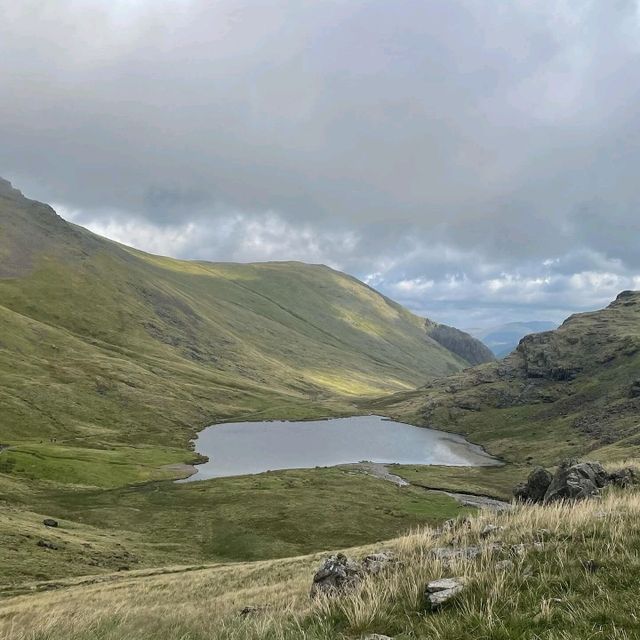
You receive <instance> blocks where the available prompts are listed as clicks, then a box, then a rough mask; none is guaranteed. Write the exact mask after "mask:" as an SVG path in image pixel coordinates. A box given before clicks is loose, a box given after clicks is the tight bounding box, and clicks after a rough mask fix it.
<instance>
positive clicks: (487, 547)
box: [310, 460, 638, 640]
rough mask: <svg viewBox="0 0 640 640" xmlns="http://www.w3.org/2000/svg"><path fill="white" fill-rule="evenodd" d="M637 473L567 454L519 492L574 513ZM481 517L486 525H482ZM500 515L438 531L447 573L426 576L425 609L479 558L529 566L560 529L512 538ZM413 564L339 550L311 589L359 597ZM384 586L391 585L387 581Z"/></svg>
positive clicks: (498, 567)
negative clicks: (351, 555) (609, 468)
mask: <svg viewBox="0 0 640 640" xmlns="http://www.w3.org/2000/svg"><path fill="white" fill-rule="evenodd" d="M637 477H638V476H637V472H636V470H635V469H634V468H633V467H624V468H620V469H616V470H614V471H607V470H606V469H605V468H604V467H603V466H602V465H601V464H600V463H598V462H579V461H577V460H565V461H564V462H562V463H561V464H560V465H559V467H558V468H557V469H556V470H555V473H552V472H550V471H548V470H546V469H544V468H543V467H535V468H534V469H533V470H532V472H531V473H530V475H529V477H528V479H527V481H526V482H525V483H523V484H521V485H518V486H517V487H515V489H514V496H515V498H516V500H517V501H519V502H521V503H525V504H527V505H530V506H532V505H536V504H538V505H551V504H555V505H557V507H559V508H560V509H562V510H568V511H569V513H568V517H569V519H571V517H572V514H571V510H574V509H576V510H577V511H576V514H577V513H578V512H579V511H580V509H581V507H580V504H581V502H583V501H585V500H589V501H591V503H592V504H593V503H596V504H597V502H598V501H599V500H600V499H601V498H602V491H603V490H604V489H606V488H607V487H614V488H616V489H623V490H627V489H631V488H634V486H635V484H636V480H637ZM514 508H516V507H515V506H514ZM582 508H584V507H582ZM593 515H594V516H595V518H596V519H604V518H607V517H608V516H609V515H610V514H609V513H608V512H607V511H606V510H600V511H597V512H595V513H594V514H593ZM479 522H480V523H481V526H478V524H479ZM500 522H501V521H500V519H496V520H495V521H487V520H486V519H484V518H483V519H480V520H479V519H478V518H473V517H468V516H467V517H465V518H461V519H457V520H449V521H447V522H445V523H444V525H443V526H442V527H440V528H439V529H437V530H435V531H433V532H432V537H433V539H434V540H438V539H443V540H446V541H447V542H448V544H447V545H446V546H434V547H432V548H430V549H428V550H426V549H425V550H424V552H425V553H426V554H427V557H429V558H430V559H431V560H432V561H433V564H434V565H436V566H437V567H438V568H439V570H440V571H439V572H440V573H441V574H443V575H442V576H441V577H438V578H435V579H430V580H427V581H426V582H425V583H424V585H423V590H422V603H421V605H420V607H419V611H420V613H421V614H423V615H428V614H429V613H431V614H434V613H437V612H439V611H440V610H441V609H442V607H444V606H447V605H451V604H452V602H455V601H456V600H457V599H459V597H460V596H461V595H462V594H463V593H464V592H465V590H467V589H468V588H470V587H471V585H472V584H473V582H474V578H473V576H472V575H470V573H473V571H474V568H475V569H476V570H477V569H478V565H480V567H483V568H484V570H485V571H486V570H487V569H490V570H491V572H492V573H494V574H495V575H496V578H497V579H498V580H499V579H500V576H502V575H505V574H512V573H514V572H517V571H519V569H520V570H522V569H523V567H522V564H523V561H524V559H528V560H529V559H531V557H532V556H534V557H535V555H536V554H544V552H545V551H546V549H547V545H548V544H550V543H551V541H552V540H553V539H554V537H555V536H554V534H553V532H552V530H551V529H549V528H543V527H541V528H532V529H531V530H530V531H528V532H527V533H528V535H527V539H526V540H523V541H518V542H513V541H509V540H508V536H503V533H505V532H506V531H507V530H508V525H505V524H501V523H500ZM473 534H475V535H473ZM469 537H473V538H475V544H465V542H466V541H467V540H468V538H469ZM570 540H571V536H569V537H567V538H565V542H568V541H570ZM579 562H580V566H581V568H582V569H583V570H584V571H585V572H586V573H597V572H598V571H599V570H600V569H602V568H603V567H604V566H605V565H604V564H603V563H602V561H601V560H597V559H594V558H586V557H585V558H581V559H580V561H579ZM406 569H407V567H406V565H405V563H404V561H403V559H402V558H401V557H400V556H398V555H397V554H395V553H393V552H391V551H388V550H387V551H379V552H376V553H372V554H369V555H367V556H365V557H364V558H363V559H362V560H361V561H359V560H357V559H355V558H349V557H347V556H346V555H344V554H342V553H339V554H336V555H333V556H330V557H328V558H326V559H325V560H324V561H323V562H322V564H321V566H320V567H319V568H318V570H317V571H316V573H315V575H314V576H313V581H312V586H311V594H310V595H311V597H312V598H318V597H324V598H329V599H333V598H337V599H340V598H343V599H344V598H358V597H360V596H359V595H358V594H359V593H361V592H362V591H363V590H367V589H370V588H372V587H371V586H370V585H371V583H372V581H373V583H374V584H375V581H384V580H387V581H392V582H393V581H394V580H395V574H397V573H398V572H402V571H406ZM522 573H523V575H524V577H525V578H531V577H533V569H532V568H531V567H530V566H527V567H526V568H525V569H524V570H523V571H522ZM374 588H375V587H374ZM377 588H383V589H384V587H380V585H378V587H377ZM558 602H560V600H558ZM363 638H364V640H391V637H390V636H387V635H382V634H378V633H374V634H368V635H366V636H363Z"/></svg>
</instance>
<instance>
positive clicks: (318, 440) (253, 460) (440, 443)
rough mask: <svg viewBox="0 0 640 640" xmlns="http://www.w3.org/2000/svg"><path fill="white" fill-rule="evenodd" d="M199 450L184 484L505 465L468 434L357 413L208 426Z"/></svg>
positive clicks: (198, 441) (198, 443) (197, 446)
mask: <svg viewBox="0 0 640 640" xmlns="http://www.w3.org/2000/svg"><path fill="white" fill-rule="evenodd" d="M195 449H196V451H197V452H198V453H201V454H203V455H205V456H208V457H209V462H206V463H205V464H201V465H198V466H197V467H196V468H197V473H195V474H194V475H192V476H191V477H190V478H187V479H186V480H183V481H182V482H193V481H196V480H207V479H208V478H218V477H223V476H237V475H244V474H249V473H262V472H264V471H268V470H275V469H301V468H312V467H330V466H334V465H338V464H348V463H351V462H361V461H363V460H367V461H370V462H382V463H393V462H398V463H402V464H438V465H449V466H486V465H493V464H500V463H499V462H498V461H497V460H496V459H495V458H492V457H491V456H490V455H488V454H487V453H485V452H484V451H483V450H482V448H481V447H479V446H477V445H474V444H471V443H470V442H467V441H466V440H465V439H464V438H463V437H462V436H457V435H453V434H450V433H444V432H443V431H436V430H434V429H423V428H420V427H414V426H412V425H408V424H403V423H401V422H394V421H392V420H388V419H386V418H382V417H380V416H355V417H352V418H337V419H332V420H315V421H309V422H229V423H224V424H219V425H212V426H210V427H207V428H206V429H203V430H202V431H201V432H200V433H199V434H198V436H197V438H196V440H195Z"/></svg>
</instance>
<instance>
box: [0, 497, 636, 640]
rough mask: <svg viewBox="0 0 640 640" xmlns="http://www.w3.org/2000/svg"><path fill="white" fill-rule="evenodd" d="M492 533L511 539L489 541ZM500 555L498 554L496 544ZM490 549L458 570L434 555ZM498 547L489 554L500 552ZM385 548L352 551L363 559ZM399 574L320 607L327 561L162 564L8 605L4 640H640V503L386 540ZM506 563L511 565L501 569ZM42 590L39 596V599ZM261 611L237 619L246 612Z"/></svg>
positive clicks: (620, 500)
mask: <svg viewBox="0 0 640 640" xmlns="http://www.w3.org/2000/svg"><path fill="white" fill-rule="evenodd" d="M487 524H493V525H497V526H499V527H502V529H501V530H497V531H496V532H495V533H494V534H493V535H492V536H490V537H489V538H486V537H483V535H482V534H481V532H482V531H483V529H484V528H485V526H486V525H487ZM496 544H498V545H499V546H498V547H493V545H496ZM468 545H481V547H482V548H483V552H482V554H481V555H480V556H479V558H477V559H476V560H463V559H456V560H454V561H453V562H452V563H451V564H450V565H449V566H447V565H446V564H445V563H444V562H443V561H442V560H440V559H438V558H436V557H434V556H433V554H432V553H431V551H432V549H433V548H435V547H443V546H444V547H447V548H462V547H465V546H468ZM492 547H493V549H494V550H493V551H492ZM380 548H381V546H380V545H374V546H369V547H361V548H356V549H350V550H346V553H347V554H348V555H349V556H351V557H361V556H364V555H365V554H367V553H371V552H373V551H377V550H380ZM384 548H386V549H390V550H392V551H394V552H395V553H396V554H397V556H398V559H399V560H400V563H399V564H398V565H397V567H396V568H393V569H391V570H390V571H389V572H388V573H386V574H383V575H382V576H374V577H371V578H369V579H368V580H366V581H365V582H364V584H363V585H362V586H361V587H360V588H359V589H356V590H355V591H354V592H352V593H351V594H348V595H346V596H343V597H340V598H337V599H334V600H324V599H319V600H311V599H310V598H309V587H310V584H311V577H312V575H313V572H314V570H315V569H316V567H317V566H318V564H319V562H320V560H321V558H322V556H321V555H314V556H303V557H297V558H290V559H286V560H272V561H267V562H264V561H263V562H255V563H246V564H234V565H228V564H219V565H214V566H186V567H185V566H167V567H165V568H163V569H156V570H153V571H136V572H133V573H131V574H126V575H125V574H122V573H120V574H112V575H109V576H100V577H91V578H83V579H74V580H62V581H58V582H57V583H55V584H51V583H49V584H40V585H33V589H34V592H35V593H32V594H30V595H22V596H19V597H13V598H9V599H6V600H4V601H2V602H1V603H0V637H2V638H6V639H7V640H8V639H9V638H11V640H45V639H46V640H89V639H92V640H93V639H97V638H99V639H100V640H152V639H153V640H204V639H205V638H206V639H207V640H216V639H218V640H223V639H224V640H299V639H300V638H306V639H307V640H336V639H341V640H350V639H354V640H355V639H358V638H363V637H365V635H366V634H368V633H380V634H385V635H389V636H390V637H393V638H396V639H397V640H409V639H410V638H425V639H426V638H429V639H432V640H472V639H475V638H487V639H488V638H491V639H495V640H516V639H517V640H525V639H526V640H528V639H534V638H540V639H545V640H593V639H594V638H607V639H611V640H631V639H632V638H638V637H639V636H640V623H639V622H638V617H637V609H638V603H639V597H638V590H637V577H636V576H637V574H638V571H640V561H639V559H638V558H639V555H638V551H639V549H640V499H639V496H638V494H637V493H635V492H631V491H630V492H628V493H624V494H622V493H609V494H608V495H606V496H605V497H604V498H603V499H602V500H589V501H585V502H582V503H581V504H579V505H573V504H568V503H558V504H554V505H551V506H544V507H543V506H521V507H518V508H517V509H515V510H514V511H513V512H510V513H506V514H503V515H500V516H495V515H491V514H489V513H484V514H482V515H480V516H479V517H477V518H474V519H471V521H470V522H469V523H468V524H467V525H462V523H461V524H460V525H459V526H457V527H454V528H453V529H452V530H451V531H449V532H448V533H445V534H444V535H441V536H437V535H436V534H435V533H434V531H433V530H432V529H429V528H426V529H422V530H419V531H414V532H413V533H411V534H409V535H406V536H404V537H401V538H398V539H395V540H391V541H388V542H387V543H386V544H385V545H384ZM499 560H508V561H510V562H511V564H510V565H508V566H507V567H506V568H505V567H504V566H502V567H501V565H500V564H498V561H499ZM451 576H464V577H465V578H466V580H467V582H466V586H465V588H464V590H463V591H462V593H460V594H459V595H458V596H457V597H456V598H455V600H454V601H452V602H450V603H448V604H447V605H446V606H444V607H443V608H442V610H440V611H437V612H431V611H430V610H429V608H428V607H427V604H426V602H425V598H424V588H425V585H426V583H427V582H428V581H431V580H434V579H438V578H440V577H451ZM38 591H40V592H38ZM251 606H253V607H258V610H257V612H255V613H253V614H249V615H245V616H243V615H240V612H241V611H242V610H243V609H244V608H245V607H251Z"/></svg>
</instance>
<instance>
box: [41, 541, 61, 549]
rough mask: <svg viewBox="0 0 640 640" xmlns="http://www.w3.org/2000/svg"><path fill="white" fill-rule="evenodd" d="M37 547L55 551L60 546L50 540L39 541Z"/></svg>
mask: <svg viewBox="0 0 640 640" xmlns="http://www.w3.org/2000/svg"><path fill="white" fill-rule="evenodd" d="M37 545H38V546H39V547H42V548H43V549H52V550H54V551H55V550H56V549H57V548H58V545H57V544H55V543H53V542H51V541H50V540H38V542H37Z"/></svg>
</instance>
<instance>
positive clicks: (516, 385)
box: [373, 291, 640, 464]
mask: <svg viewBox="0 0 640 640" xmlns="http://www.w3.org/2000/svg"><path fill="white" fill-rule="evenodd" d="M373 410H377V411H380V412H385V413H386V414H387V415H392V416H394V417H398V418H401V419H403V420H406V421H411V422H414V423H416V424H421V425H424V426H427V427H434V428H438V429H446V430H451V431H454V432H456V433H463V434H465V435H467V436H469V437H470V438H471V439H472V440H473V441H474V442H477V443H479V444H483V445H485V446H486V447H488V449H489V451H490V452H491V453H493V454H496V455H499V456H501V457H503V458H504V459H506V460H508V461H512V462H514V461H515V462H526V461H530V460H533V461H535V462H543V463H547V464H555V463H557V462H558V461H559V460H560V459H561V458H564V457H570V456H583V455H585V454H586V453H588V454H589V456H591V457H592V458H593V459H596V460H599V459H602V460H610V459H616V458H625V457H627V458H632V457H634V456H638V455H640V425H639V424H638V415H640V291H623V292H622V293H620V295H619V296H618V297H617V298H616V300H615V301H614V302H612V303H611V304H610V305H609V306H608V307H607V308H606V309H602V310H600V311H593V312H589V313H580V314H575V315H573V316H571V317H570V318H568V319H567V320H565V321H564V322H563V323H562V325H561V326H560V327H559V328H558V329H555V330H553V331H546V332H544V333H538V334H531V335H528V336H526V337H525V338H523V339H522V341H521V342H520V344H519V345H518V347H517V348H516V349H515V351H513V352H512V353H511V354H510V355H508V356H507V357H506V358H504V360H500V361H498V362H495V363H491V364H486V365H481V366H478V367H474V368H472V369H467V370H465V371H462V372H461V373H457V374H454V375H451V376H449V377H446V378H441V379H438V380H434V381H432V382H430V383H428V384H427V385H426V386H424V387H423V388H421V389H419V390H417V391H412V392H407V393H399V394H397V395H396V396H393V397H391V398H386V399H384V400H380V401H377V402H375V403H374V406H373Z"/></svg>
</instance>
